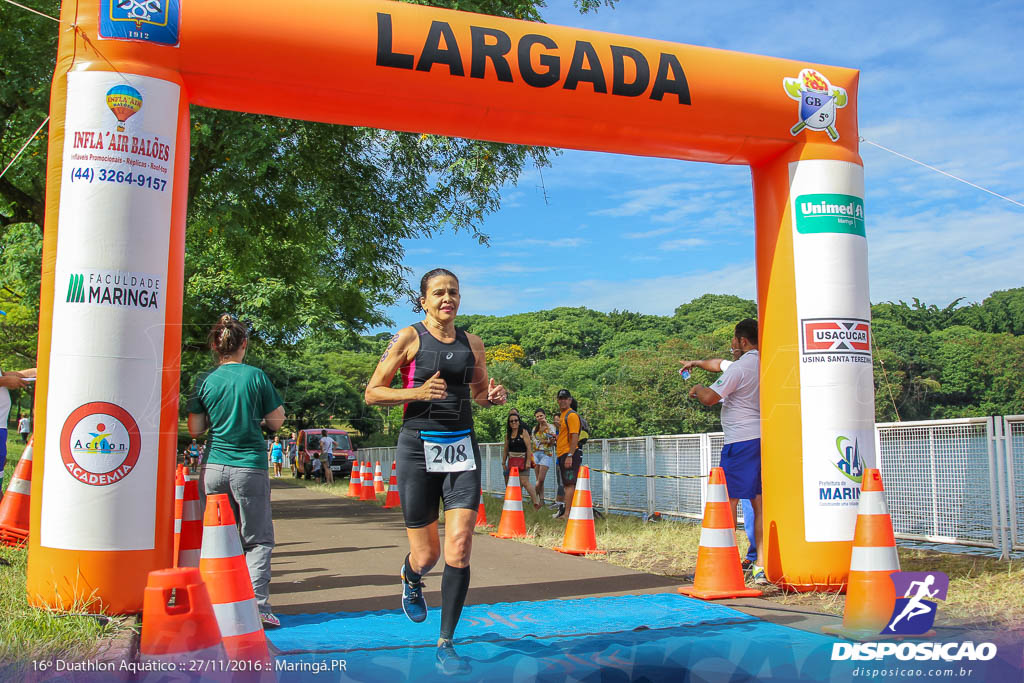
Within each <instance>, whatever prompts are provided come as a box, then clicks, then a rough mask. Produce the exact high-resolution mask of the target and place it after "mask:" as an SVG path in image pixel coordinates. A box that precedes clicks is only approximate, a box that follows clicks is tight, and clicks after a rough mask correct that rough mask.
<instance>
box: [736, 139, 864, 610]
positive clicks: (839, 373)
mask: <svg viewBox="0 0 1024 683" xmlns="http://www.w3.org/2000/svg"><path fill="white" fill-rule="evenodd" d="M751 173H752V176H753V186H754V213H755V222H756V238H755V239H756V250H757V290H758V314H759V317H760V320H759V329H760V335H759V336H760V340H759V341H760V348H761V350H762V351H761V437H762V456H761V457H762V466H761V470H762V479H763V486H764V539H765V541H764V542H765V544H766V555H767V559H766V564H767V567H766V570H767V573H768V577H769V579H770V580H772V581H773V582H777V583H780V584H781V585H783V586H785V587H787V588H789V589H792V590H797V591H811V590H831V591H836V590H841V589H842V588H843V586H844V585H845V583H846V578H847V574H848V571H849V566H850V554H851V547H852V541H853V531H854V526H855V523H856V518H857V503H858V500H859V498H860V481H861V474H862V472H863V469H864V467H874V466H875V454H874V418H875V406H874V383H873V375H872V359H871V336H870V335H871V304H870V299H869V295H868V267H867V242H866V236H865V231H864V226H865V223H864V168H863V164H862V162H861V159H860V157H859V156H858V155H857V154H856V153H854V152H851V151H849V150H847V149H845V148H842V147H839V146H836V145H829V144H827V143H803V144H798V145H796V146H794V147H793V148H792V149H791V150H789V151H788V152H785V153H783V154H782V155H780V156H778V157H776V158H774V159H772V160H770V161H768V162H765V163H763V164H760V165H757V166H752V167H751Z"/></svg>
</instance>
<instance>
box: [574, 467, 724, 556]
mask: <svg viewBox="0 0 1024 683" xmlns="http://www.w3.org/2000/svg"><path fill="white" fill-rule="evenodd" d="M555 550H557V551H558V552H560V553H568V554H569V555H587V554H591V553H598V554H601V555H603V554H604V553H605V551H604V550H598V549H597V534H596V532H595V530H594V507H593V500H591V497H590V468H589V467H587V466H586V465H584V466H583V467H581V468H580V476H579V477H577V479H576V492H575V493H574V494H573V496H572V509H571V510H570V511H569V521H568V523H567V524H566V525H565V536H564V537H563V538H562V546H561V547H559V548H555ZM736 558H737V559H739V554H737V555H736Z"/></svg>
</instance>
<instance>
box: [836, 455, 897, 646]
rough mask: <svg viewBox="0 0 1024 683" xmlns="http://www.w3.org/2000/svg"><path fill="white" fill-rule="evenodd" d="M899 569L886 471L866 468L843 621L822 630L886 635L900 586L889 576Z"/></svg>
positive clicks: (847, 634)
mask: <svg viewBox="0 0 1024 683" xmlns="http://www.w3.org/2000/svg"><path fill="white" fill-rule="evenodd" d="M899 570H900V558H899V556H898V555H897V554H896V537H895V536H894V535H893V532H892V518H891V517H890V516H889V508H888V506H887V505H886V503H885V487H884V486H883V485H882V474H881V472H879V471H878V470H877V469H866V470H864V478H863V483H862V484H861V493H860V501H859V502H858V504H857V526H856V527H855V528H854V532H853V552H852V556H851V558H850V578H849V583H848V584H847V587H846V607H845V608H844V609H843V623H842V625H841V626H826V627H824V628H823V629H822V630H823V631H825V632H826V633H831V634H834V635H839V636H843V637H844V638H850V639H853V640H880V639H882V638H884V637H885V636H881V635H879V634H880V633H881V632H882V629H884V628H885V627H886V625H887V624H888V623H889V618H890V617H891V616H892V611H893V609H894V608H895V607H896V588H895V586H893V583H892V579H890V578H889V575H890V574H892V573H893V572H898V571H899Z"/></svg>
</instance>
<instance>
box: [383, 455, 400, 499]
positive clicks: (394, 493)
mask: <svg viewBox="0 0 1024 683" xmlns="http://www.w3.org/2000/svg"><path fill="white" fill-rule="evenodd" d="M401 505H402V498H401V496H399V495H398V468H397V467H396V465H395V463H391V481H389V482H388V495H387V497H386V498H385V499H384V507H385V508H397V507H401Z"/></svg>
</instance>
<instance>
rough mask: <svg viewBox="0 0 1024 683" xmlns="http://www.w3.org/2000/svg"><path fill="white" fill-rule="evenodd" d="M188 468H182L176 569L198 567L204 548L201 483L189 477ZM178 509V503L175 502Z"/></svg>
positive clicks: (175, 526) (175, 535)
mask: <svg viewBox="0 0 1024 683" xmlns="http://www.w3.org/2000/svg"><path fill="white" fill-rule="evenodd" d="M188 474H189V472H188V468H187V467H182V468H181V476H182V482H183V483H182V500H181V517H180V523H179V518H178V517H177V515H176V516H175V520H174V532H175V534H174V540H175V555H174V557H175V561H176V564H175V566H176V567H198V566H199V555H200V552H201V551H202V548H203V508H202V504H201V503H200V502H199V482H198V481H196V480H194V479H191V478H190V477H189V476H188ZM174 489H175V496H177V489H178V487H177V483H175V487H174ZM175 507H177V501H175Z"/></svg>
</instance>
